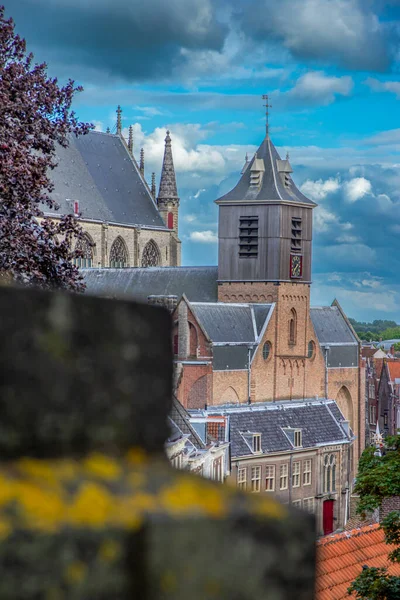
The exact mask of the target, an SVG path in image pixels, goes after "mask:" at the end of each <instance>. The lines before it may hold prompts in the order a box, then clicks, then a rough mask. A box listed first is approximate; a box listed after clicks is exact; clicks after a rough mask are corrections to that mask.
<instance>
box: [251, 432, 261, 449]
mask: <svg viewBox="0 0 400 600" xmlns="http://www.w3.org/2000/svg"><path fill="white" fill-rule="evenodd" d="M253 452H254V453H255V454H256V453H259V452H261V433H253Z"/></svg>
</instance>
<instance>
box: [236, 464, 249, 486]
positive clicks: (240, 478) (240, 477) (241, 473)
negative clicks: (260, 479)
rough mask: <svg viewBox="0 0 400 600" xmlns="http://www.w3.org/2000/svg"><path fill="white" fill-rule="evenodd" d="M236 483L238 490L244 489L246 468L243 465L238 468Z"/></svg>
mask: <svg viewBox="0 0 400 600" xmlns="http://www.w3.org/2000/svg"><path fill="white" fill-rule="evenodd" d="M237 485H238V488H239V489H240V490H245V489H246V487H247V469H246V468H245V467H242V468H241V469H238V472H237Z"/></svg>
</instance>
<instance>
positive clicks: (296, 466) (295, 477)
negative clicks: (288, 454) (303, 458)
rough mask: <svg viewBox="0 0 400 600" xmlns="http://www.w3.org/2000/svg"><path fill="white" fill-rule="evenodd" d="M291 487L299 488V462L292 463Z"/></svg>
mask: <svg viewBox="0 0 400 600" xmlns="http://www.w3.org/2000/svg"><path fill="white" fill-rule="evenodd" d="M292 485H293V487H300V461H299V462H294V463H293V473H292Z"/></svg>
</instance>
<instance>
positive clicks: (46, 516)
mask: <svg viewBox="0 0 400 600" xmlns="http://www.w3.org/2000/svg"><path fill="white" fill-rule="evenodd" d="M14 488H15V497H16V501H17V502H18V506H19V507H21V508H22V512H21V514H20V516H21V518H22V519H23V520H24V521H27V522H28V523H29V524H31V525H32V526H33V527H35V528H38V529H43V530H45V531H54V530H55V529H56V528H57V525H58V524H59V523H60V522H61V521H62V519H63V515H64V513H65V507H64V504H63V502H62V498H61V497H60V496H59V495H58V494H57V493H56V492H55V491H52V490H49V489H46V488H43V487H41V486H40V485H38V484H36V483H32V482H30V481H16V482H15V483H14Z"/></svg>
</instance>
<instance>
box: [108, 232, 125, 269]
mask: <svg viewBox="0 0 400 600" xmlns="http://www.w3.org/2000/svg"><path fill="white" fill-rule="evenodd" d="M127 266H128V251H127V249H126V245H125V242H124V240H123V239H122V237H121V236H118V237H117V238H115V240H114V242H113V244H112V246H111V251H110V267H112V268H114V269H122V268H124V267H127Z"/></svg>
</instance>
